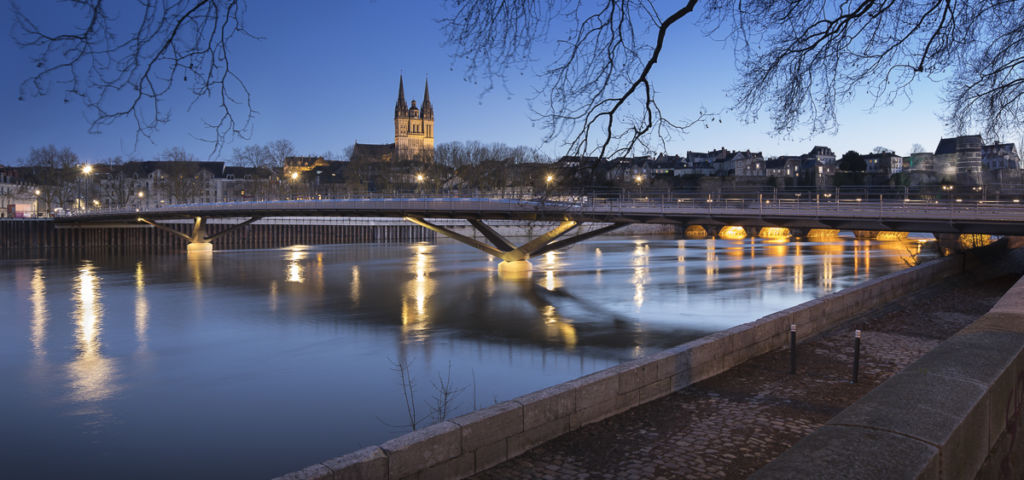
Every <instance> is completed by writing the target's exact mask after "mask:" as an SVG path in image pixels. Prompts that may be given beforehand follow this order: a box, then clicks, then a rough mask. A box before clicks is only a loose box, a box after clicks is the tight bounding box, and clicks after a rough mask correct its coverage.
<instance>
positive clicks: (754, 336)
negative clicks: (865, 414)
mask: <svg viewBox="0 0 1024 480" xmlns="http://www.w3.org/2000/svg"><path fill="white" fill-rule="evenodd" d="M964 265H965V262H964V261H963V260H962V258H961V257H960V256H953V257H945V258H941V259H936V260H933V261H930V262H927V263H925V264H923V265H919V266H917V267H914V268H910V269H907V270H903V271H900V272H895V273H893V274H890V275H887V276H885V277H880V278H877V279H874V280H870V281H868V282H865V283H861V284H859V285H856V286H853V287H850V288H847V289H844V290H842V291H840V292H836V293H833V294H831V295H828V296H825V297H822V298H819V299H815V300H811V301H809V302H806V303H803V304H801V305H798V306H795V307H792V308H789V309H786V310H783V311H781V312H777V313H773V314H771V315H768V316H766V317H763V318H760V319H758V320H756V321H754V322H750V323H746V324H743V325H740V326H737V327H734V328H731V329H729V330H725V331H722V332H718V333H715V334H712V335H709V336H706V337H703V338H700V339H698V340H694V341H692V342H688V343H685V344H682V345H679V346H676V347H674V348H671V349H668V350H665V351H662V352H660V353H657V354H654V355H650V356H647V357H644V358H641V359H637V360H634V361H631V362H628V363H623V364H621V365H618V366H616V367H612V368H609V369H606V370H602V371H600V372H596V373H593V374H590V375H587V376H585V377H582V378H579V379H576V380H573V381H570V382H566V383H563V384H560V385H555V386H553V387H550V388H546V389H543V390H540V391H538V392H534V393H531V394H528V395H523V396H521V397H519V398H516V399H513V400H510V401H507V402H504V403H501V404H498V405H494V406H492V407H489V408H485V409H482V410H478V411H476V412H473V413H470V414H468V415H463V416H461V417H458V418H455V419H452V420H449V421H446V422H442V423H439V424H436V425H433V426H430V427H427V428H424V429H422V430H418V431H415V432H412V433H409V434H406V435H403V436H401V437H398V438H396V439H393V440H390V441H388V442H386V443H384V444H381V445H379V446H373V447H368V448H365V449H363V450H359V451H357V452H354V453H350V454H348V455H345V456H342V457H338V458H334V459H331V460H327V461H325V462H323V463H319V464H316V465H313V466H311V467H308V468H306V469H304V470H301V471H298V472H293V473H291V474H288V475H285V476H284V477H281V478H287V479H350V478H366V479H399V478H410V477H413V478H445V479H451V478H463V477H466V476H468V475H471V474H473V473H475V472H479V471H481V470H485V469H487V468H489V467H492V466H494V465H497V464H498V463H501V462H503V461H505V460H507V459H509V458H512V457H515V456H517V455H520V454H522V453H523V452H525V451H527V450H529V449H530V448H533V447H535V446H537V445H540V444H542V443H544V442H547V441H549V440H552V439H554V438H555V437H558V436H559V435H562V434H564V433H566V432H569V431H570V430H574V429H577V428H579V427H581V426H583V425H586V424H589V423H593V422H596V421H599V420H602V419H604V418H607V417H610V416H612V415H615V414H618V413H621V412H623V411H626V410H629V409H631V408H633V407H636V406H638V405H640V404H643V403H647V402H649V401H651V400H654V399H657V398H660V397H663V396H665V395H668V394H669V393H672V392H674V391H677V390H679V389H681V388H683V387H686V386H688V385H690V384H692V383H694V382H698V381H700V380H704V379H706V378H709V377H711V376H714V375H716V374H718V373H721V372H723V371H725V370H727V369H729V368H732V367H734V366H736V365H739V364H741V363H743V362H744V361H746V360H748V359H750V358H753V357H755V356H758V355H761V354H764V353H767V352H769V351H772V350H775V349H778V348H780V347H784V346H786V345H787V342H788V332H789V328H790V325H791V324H796V325H797V332H798V338H799V339H805V338H807V337H811V336H814V335H817V334H819V333H822V332H824V331H825V330H828V329H829V328H831V327H833V326H835V325H837V324H839V323H841V322H843V321H845V320H848V319H850V318H852V317H854V316H856V315H858V314H860V313H863V312H865V311H867V310H869V309H872V308H875V307H878V306H880V305H883V304H885V303H888V302H890V301H892V300H895V299H896V298H898V297H901V296H903V295H906V294H908V293H911V292H912V291H915V290H917V289H920V288H922V287H924V286H927V285H930V284H933V283H935V282H937V281H939V280H941V279H943V278H946V277H948V276H950V275H953V274H956V273H959V272H961V271H962V269H963V267H964ZM865 478H869V477H865Z"/></svg>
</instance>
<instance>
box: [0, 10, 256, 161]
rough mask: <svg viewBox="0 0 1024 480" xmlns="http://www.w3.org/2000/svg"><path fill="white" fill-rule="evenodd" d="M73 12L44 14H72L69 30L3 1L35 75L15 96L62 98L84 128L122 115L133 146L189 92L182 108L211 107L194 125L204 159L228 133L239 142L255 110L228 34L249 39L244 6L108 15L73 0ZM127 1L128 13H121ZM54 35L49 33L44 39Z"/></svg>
mask: <svg viewBox="0 0 1024 480" xmlns="http://www.w3.org/2000/svg"><path fill="white" fill-rule="evenodd" d="M67 3H68V4H69V6H62V5H61V6H53V7H52V9H68V8H70V9H72V10H73V12H71V14H68V12H62V13H52V12H48V14H47V15H46V18H48V19H49V18H80V19H82V20H83V22H82V24H80V25H79V26H75V27H71V28H67V27H64V28H67V30H66V31H63V32H59V31H60V30H61V28H60V27H52V28H48V27H43V26H40V25H39V24H38V23H37V22H36V21H35V20H34V19H33V18H30V17H29V15H28V14H26V13H25V12H24V10H23V9H22V8H21V7H20V6H19V5H18V4H16V3H12V7H11V8H12V10H13V13H14V25H13V26H12V29H11V35H12V37H13V38H14V40H15V42H16V43H17V44H18V45H19V46H21V47H22V48H25V49H27V50H29V51H31V52H33V60H34V61H35V66H36V68H37V69H38V70H37V72H36V73H35V74H33V75H32V76H31V77H29V78H27V79H25V80H24V81H23V82H22V84H21V87H20V97H19V98H22V99H23V98H24V97H25V96H26V95H30V96H41V95H47V94H50V93H54V91H57V92H62V93H63V94H64V101H65V103H68V102H70V101H71V100H72V99H75V98H77V99H78V100H80V101H81V102H82V103H83V105H85V107H86V112H87V113H86V118H87V119H88V121H89V122H90V127H89V131H90V132H93V133H95V132H99V131H100V130H101V129H102V128H103V127H105V126H108V125H112V124H114V123H115V122H118V121H120V120H122V119H126V118H127V119H131V120H133V121H134V122H135V125H136V143H137V142H138V141H139V140H140V139H141V138H147V139H151V137H152V135H153V134H154V133H156V132H157V130H158V129H159V127H160V125H161V124H164V123H167V122H169V121H170V118H171V113H172V110H173V108H172V107H173V106H174V105H175V104H176V101H175V96H177V95H181V94H183V93H184V94H188V95H189V96H191V100H190V103H189V105H188V107H187V108H188V109H191V108H193V107H195V106H197V105H199V104H204V105H205V104H206V103H207V102H209V103H212V104H213V105H216V109H215V111H216V112H217V113H215V114H214V118H211V119H208V120H204V123H205V125H206V126H207V127H208V128H209V129H210V131H211V132H212V133H211V134H210V135H209V136H208V137H206V138H203V137H200V138H202V139H203V140H206V141H209V142H211V143H212V154H216V153H218V152H219V151H220V150H221V149H222V148H223V146H224V144H225V142H227V141H230V140H231V139H233V138H234V137H236V136H237V137H242V138H247V137H248V135H249V134H250V132H251V129H252V121H253V118H254V116H255V114H256V111H255V110H254V109H253V105H252V96H251V94H250V92H249V90H248V89H247V88H246V86H245V84H244V83H243V82H242V80H241V79H240V78H239V77H238V76H237V75H236V74H235V73H234V71H233V70H232V69H231V64H230V61H229V58H230V47H231V45H232V43H233V42H236V40H235V39H236V36H242V37H249V38H256V37H254V36H253V35H252V34H250V33H249V32H248V31H247V30H246V29H245V25H244V22H243V19H244V17H245V0H187V1H180V2H167V1H160V0H142V1H139V2H132V3H124V4H121V5H125V6H124V7H122V8H120V9H119V10H110V9H108V8H107V7H108V5H107V3H104V2H103V0H73V1H70V2H67ZM128 5H134V7H128ZM51 30H57V31H58V33H51Z"/></svg>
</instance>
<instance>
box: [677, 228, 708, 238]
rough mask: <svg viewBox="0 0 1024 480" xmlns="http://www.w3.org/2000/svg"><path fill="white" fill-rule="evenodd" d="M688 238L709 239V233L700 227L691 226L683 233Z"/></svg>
mask: <svg viewBox="0 0 1024 480" xmlns="http://www.w3.org/2000/svg"><path fill="white" fill-rule="evenodd" d="M683 236H685V237H686V238H695V239H696V238H707V236H708V231H707V230H705V229H704V227H702V226H700V225H690V226H689V227H686V231H685V232H684V233H683Z"/></svg>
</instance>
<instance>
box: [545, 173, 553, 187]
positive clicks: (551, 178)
mask: <svg viewBox="0 0 1024 480" xmlns="http://www.w3.org/2000/svg"><path fill="white" fill-rule="evenodd" d="M553 181H555V176H554V175H552V174H550V173H549V174H548V176H547V177H545V178H544V183H547V184H548V185H550V184H551V182H553Z"/></svg>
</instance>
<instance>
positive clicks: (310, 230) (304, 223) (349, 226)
mask: <svg viewBox="0 0 1024 480" xmlns="http://www.w3.org/2000/svg"><path fill="white" fill-rule="evenodd" d="M244 220H245V219H212V220H210V222H209V223H208V224H207V234H208V235H217V234H218V233H219V232H221V231H224V230H226V229H228V228H230V227H231V226H232V225H235V224H238V223H240V222H242V221H244ZM161 224H162V225H164V226H167V227H168V228H171V229H173V230H175V231H178V232H181V233H185V234H188V233H189V232H191V229H192V222H191V221H187V220H182V221H176V222H162V223H161ZM435 239H436V234H435V233H434V232H431V231H430V230H427V229H425V228H423V227H420V226H418V225H413V224H410V223H408V222H404V221H402V220H401V219H395V218H385V219H371V218H276V219H265V220H260V221H258V222H254V223H252V224H249V225H246V226H244V227H241V228H238V229H235V230H233V231H230V232H228V233H226V234H224V235H222V236H219V237H217V239H216V240H214V242H213V244H214V248H215V249H218V250H227V249H241V248H279V247H285V246H288V245H296V244H301V245H323V244H335V243H393V242H418V241H433V240H435ZM185 243H186V242H185V240H184V239H183V238H181V237H179V236H177V235H173V234H171V233H168V232H164V231H161V230H158V229H156V228H153V227H151V226H149V225H145V224H138V225H109V224H98V225H87V226H82V227H75V228H58V227H57V225H55V224H54V222H53V221H52V220H50V219H18V220H0V250H3V251H6V252H12V251H14V252H16V251H25V250H32V251H45V250H54V251H60V252H66V251H68V250H74V249H90V250H97V249H102V250H106V251H111V252H129V251H130V252H147V253H164V252H183V251H185Z"/></svg>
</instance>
